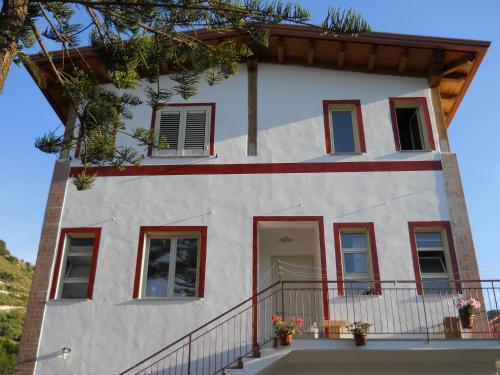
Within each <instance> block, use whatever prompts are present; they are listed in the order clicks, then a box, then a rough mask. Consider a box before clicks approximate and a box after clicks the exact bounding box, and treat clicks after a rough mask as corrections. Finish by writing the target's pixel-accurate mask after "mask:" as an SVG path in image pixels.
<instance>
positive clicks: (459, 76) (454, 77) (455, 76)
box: [443, 72, 468, 81]
mask: <svg viewBox="0 0 500 375" xmlns="http://www.w3.org/2000/svg"><path fill="white" fill-rule="evenodd" d="M467 76H468V75H467V73H459V72H455V73H449V74H447V75H445V76H444V77H443V79H447V80H450V81H465V80H466V79H467Z"/></svg>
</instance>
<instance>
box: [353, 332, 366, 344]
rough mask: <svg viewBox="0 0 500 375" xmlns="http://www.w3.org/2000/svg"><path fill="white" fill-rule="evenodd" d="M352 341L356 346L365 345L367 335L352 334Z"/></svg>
mask: <svg viewBox="0 0 500 375" xmlns="http://www.w3.org/2000/svg"><path fill="white" fill-rule="evenodd" d="M353 336H354V342H355V343H356V346H365V345H366V341H367V340H368V336H367V335H363V334H354V335H353Z"/></svg>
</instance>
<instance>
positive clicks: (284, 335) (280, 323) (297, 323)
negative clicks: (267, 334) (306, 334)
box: [272, 314, 304, 346]
mask: <svg viewBox="0 0 500 375" xmlns="http://www.w3.org/2000/svg"><path fill="white" fill-rule="evenodd" d="M272 321H273V325H274V332H275V334H276V337H279V338H280V340H281V345H283V346H290V345H291V344H292V337H293V335H295V334H296V333H297V332H298V331H299V329H300V328H301V327H302V326H303V325H304V319H301V318H292V319H290V320H289V321H288V322H287V321H285V320H284V319H283V318H281V316H279V315H278V314H273V316H272Z"/></svg>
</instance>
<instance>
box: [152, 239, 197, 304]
mask: <svg viewBox="0 0 500 375" xmlns="http://www.w3.org/2000/svg"><path fill="white" fill-rule="evenodd" d="M199 242H200V240H199V238H197V237H194V238H191V237H169V238H150V239H149V258H148V262H147V271H146V276H145V287H144V292H143V293H144V296H145V297H195V296H196V295H197V277H198V257H199V245H200V244H199Z"/></svg>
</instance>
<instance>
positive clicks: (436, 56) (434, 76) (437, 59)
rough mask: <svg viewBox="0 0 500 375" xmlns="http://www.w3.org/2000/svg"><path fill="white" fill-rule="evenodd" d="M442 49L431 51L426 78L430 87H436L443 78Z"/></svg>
mask: <svg viewBox="0 0 500 375" xmlns="http://www.w3.org/2000/svg"><path fill="white" fill-rule="evenodd" d="M443 65H444V51H443V50H442V49H435V50H434V52H433V53H432V59H431V64H430V66H429V72H428V76H427V80H428V82H429V86H430V87H431V88H434V87H438V86H439V84H440V83H441V79H442V78H443Z"/></svg>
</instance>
